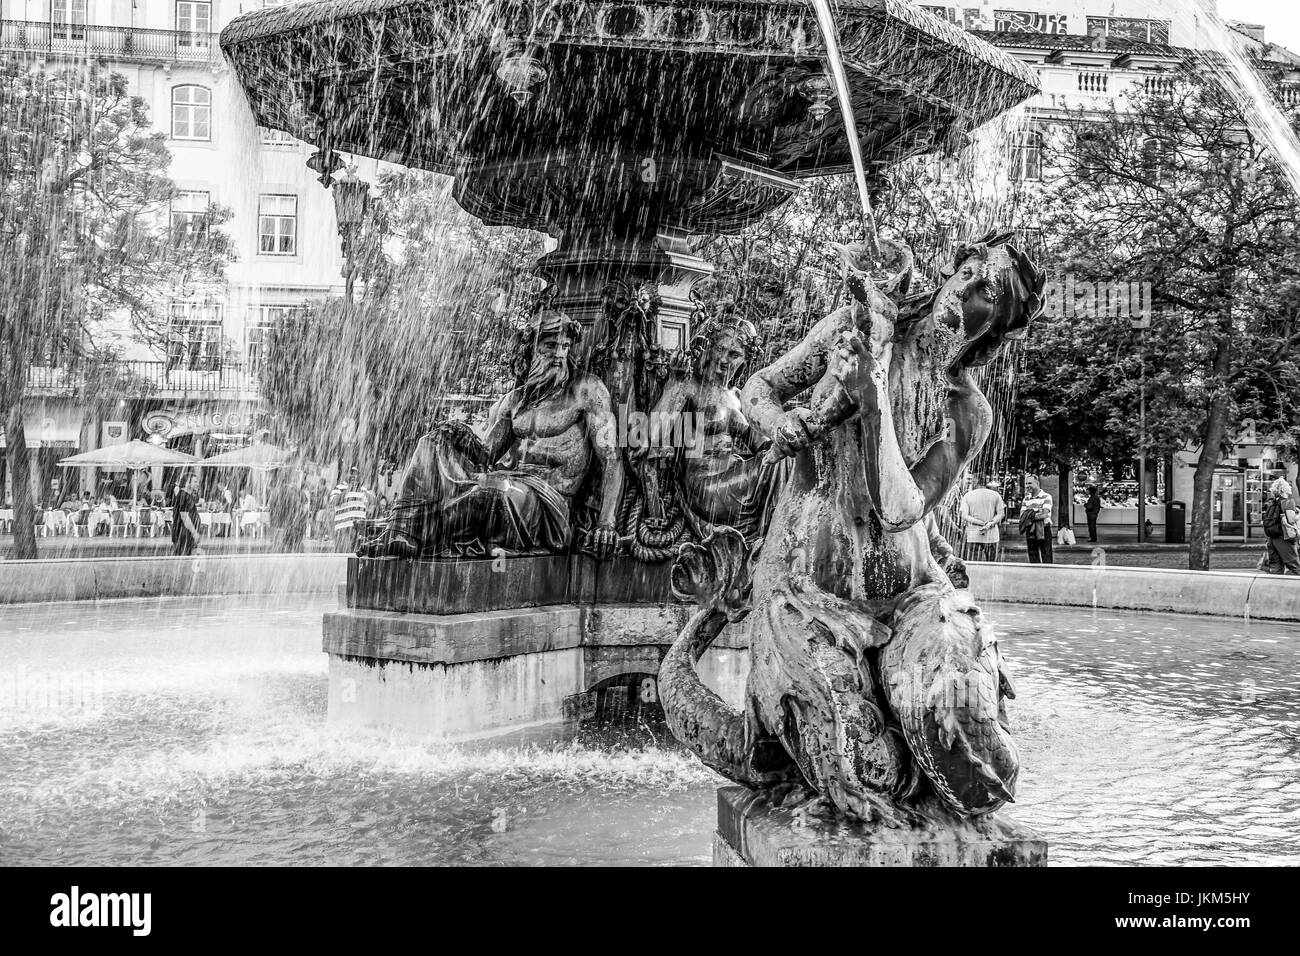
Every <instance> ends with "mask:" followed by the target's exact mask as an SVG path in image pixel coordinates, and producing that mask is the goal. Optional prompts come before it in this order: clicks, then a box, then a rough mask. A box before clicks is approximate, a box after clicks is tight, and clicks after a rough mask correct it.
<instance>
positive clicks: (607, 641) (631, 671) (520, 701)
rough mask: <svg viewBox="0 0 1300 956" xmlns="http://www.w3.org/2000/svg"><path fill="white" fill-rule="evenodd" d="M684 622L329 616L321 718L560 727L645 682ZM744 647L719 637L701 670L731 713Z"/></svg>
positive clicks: (601, 613)
mask: <svg viewBox="0 0 1300 956" xmlns="http://www.w3.org/2000/svg"><path fill="white" fill-rule="evenodd" d="M690 613H691V608H690V607H689V606H687V605H685V604H660V605H650V604H617V605H603V606H600V607H590V606H579V605H575V604H556V605H552V606H549V607H533V608H515V609H512V610H504V611H484V612H476V613H473V614H413V613H404V612H394V611H372V610H367V609H364V608H343V609H341V610H338V611H331V612H328V613H327V614H326V615H325V621H324V641H323V646H322V649H323V650H324V651H325V652H326V653H327V654H328V655H329V708H328V713H329V718H330V719H331V720H334V721H339V722H342V723H346V724H353V725H358V726H371V727H386V728H391V729H398V730H403V731H409V732H413V733H419V734H431V735H433V736H436V737H439V738H444V739H467V738H472V737H477V736H483V735H487V734H493V733H498V732H501V731H504V730H511V729H517V728H521V727H526V726H529V725H533V724H538V723H545V722H550V721H558V720H561V719H562V718H564V717H565V716H566V713H567V710H568V709H569V707H570V702H571V699H572V698H575V697H577V696H586V695H588V694H590V693H592V692H593V691H594V690H595V689H596V688H597V687H600V686H604V685H607V684H608V683H609V682H611V681H614V682H617V681H618V680H619V678H621V677H624V676H629V675H636V677H637V678H638V679H642V678H646V677H649V678H654V677H655V675H657V674H658V672H659V665H660V663H661V662H662V660H663V656H664V654H665V653H667V650H668V647H669V645H671V644H672V642H673V641H674V640H675V639H676V637H677V635H678V633H679V632H680V631H681V628H682V625H683V624H684V623H685V619H686V618H687V617H688V616H689V615H690ZM745 639H746V635H745V634H744V632H743V630H741V629H735V630H734V632H733V631H728V632H727V633H725V634H723V635H722V637H721V638H719V640H718V641H717V642H716V643H715V645H714V646H713V647H711V648H709V650H708V652H707V653H706V654H705V656H704V657H703V658H702V659H701V660H700V664H699V668H700V675H701V679H702V680H703V681H704V682H705V683H706V684H707V685H708V686H709V687H711V688H712V689H713V690H714V691H715V692H716V693H718V694H719V695H721V696H722V697H723V699H724V700H726V701H727V702H728V703H729V704H731V705H732V706H740V704H741V701H742V700H743V696H744V688H745V678H746V675H747V674H748V669H749V655H748V651H747V649H746V645H745ZM652 699H653V698H652Z"/></svg>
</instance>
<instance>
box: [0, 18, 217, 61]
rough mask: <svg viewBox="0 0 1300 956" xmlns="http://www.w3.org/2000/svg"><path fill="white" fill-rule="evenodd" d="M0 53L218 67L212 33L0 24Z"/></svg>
mask: <svg viewBox="0 0 1300 956" xmlns="http://www.w3.org/2000/svg"><path fill="white" fill-rule="evenodd" d="M0 50H3V51H5V52H16V53H41V54H46V55H58V56H68V57H85V58H91V59H104V60H132V61H144V62H149V63H206V64H215V63H220V62H221V50H220V49H219V48H218V46H217V35H216V34H215V33H189V32H186V31H183V30H143V29H139V28H137V27H101V26H91V25H86V26H82V25H80V24H66V23H56V24H51V23H49V22H46V21H42V20H0Z"/></svg>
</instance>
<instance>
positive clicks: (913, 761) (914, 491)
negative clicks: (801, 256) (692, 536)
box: [660, 235, 1043, 826]
mask: <svg viewBox="0 0 1300 956" xmlns="http://www.w3.org/2000/svg"><path fill="white" fill-rule="evenodd" d="M1009 238H1010V237H1009V236H1008V235H990V236H988V237H986V238H984V239H983V240H981V241H980V242H976V243H972V244H967V245H962V246H959V247H958V248H957V249H956V251H955V254H954V256H953V259H952V261H951V262H950V263H949V265H948V267H947V268H946V269H944V270H943V274H944V276H945V281H944V282H943V283H942V285H941V286H940V287H939V288H938V289H936V290H935V291H934V292H933V293H932V294H929V295H925V296H912V297H909V296H908V294H907V293H908V284H909V282H910V278H911V262H912V259H911V253H910V251H909V250H908V249H907V248H906V246H904V245H903V244H902V243H899V242H890V241H888V240H884V241H882V252H884V253H885V260H886V262H887V263H888V270H887V271H888V275H886V276H881V275H880V274H878V273H870V274H869V273H868V272H867V271H866V270H865V269H863V268H861V262H860V256H858V255H857V254H856V252H855V250H852V249H849V250H842V253H843V255H844V256H845V259H846V282H847V286H848V289H849V292H850V293H851V300H852V301H851V302H850V304H848V305H845V306H843V307H842V308H839V309H837V310H835V311H834V312H832V313H830V314H829V315H827V316H826V317H825V318H823V319H822V320H821V321H819V322H818V323H816V325H814V326H813V327H812V329H811V330H810V331H809V332H808V333H807V335H806V336H805V337H804V338H803V340H802V341H801V342H800V343H799V344H798V345H797V346H796V347H795V348H793V349H792V350H791V351H790V352H788V353H787V354H785V355H783V356H781V357H780V358H778V359H777V360H776V361H774V362H773V363H772V364H770V365H769V366H767V367H766V368H763V369H760V370H759V371H758V372H756V373H755V374H754V375H753V376H752V377H751V378H750V379H749V380H748V382H747V383H746V385H745V387H744V389H743V390H742V392H741V409H742V410H743V413H744V417H745V419H746V420H747V422H748V423H749V425H750V426H751V427H752V428H753V429H754V430H755V431H757V432H758V433H759V434H760V435H761V436H763V438H765V439H767V440H769V441H770V446H769V447H768V450H767V452H766V453H765V457H766V458H768V459H770V460H773V461H776V460H784V459H788V460H790V462H791V474H790V477H789V479H788V480H787V481H786V482H785V483H784V484H783V486H782V487H781V489H780V491H779V494H778V496H777V499H776V501H775V503H774V507H773V509H772V513H771V519H770V523H769V524H768V526H767V527H766V530H765V533H764V534H763V535H762V537H761V540H759V541H757V542H756V544H757V547H756V548H752V547H751V542H749V541H747V540H746V537H745V535H744V534H742V533H740V532H739V531H736V530H733V529H731V528H725V527H722V528H716V529H715V530H714V531H713V533H712V534H711V535H710V536H709V537H708V538H706V539H705V540H704V541H703V542H701V543H699V544H695V543H688V544H684V545H682V546H681V548H680V551H679V555H678V558H677V560H676V562H675V564H674V567H673V584H674V589H675V591H676V592H677V593H678V594H679V595H682V596H690V597H693V598H695V600H696V601H697V602H698V603H699V604H700V605H701V609H700V610H699V611H698V612H697V613H696V614H695V615H694V616H693V617H692V619H691V620H690V622H689V623H688V624H687V626H686V627H685V628H684V629H683V631H682V633H681V635H680V636H679V638H678V640H677V642H676V643H675V644H674V646H673V648H672V649H671V650H670V652H669V654H668V655H667V657H666V658H665V660H664V662H663V666H662V669H661V672H660V694H661V698H662V701H663V704H664V709H665V712H666V714H667V717H668V722H669V725H670V727H671V728H672V729H673V731H674V733H675V734H676V735H677V736H678V737H679V739H681V740H682V741H683V742H685V743H686V744H687V746H689V747H690V748H691V749H693V750H694V751H695V752H696V753H697V754H698V755H699V756H700V757H701V758H702V759H703V760H704V762H705V763H707V764H708V765H710V766H711V767H713V768H714V769H716V770H718V771H719V772H720V773H722V774H724V775H725V776H727V777H729V778H730V779H732V780H734V781H736V782H738V783H742V784H745V785H748V786H751V787H755V788H769V787H774V786H776V785H781V786H783V787H787V788H788V787H796V788H802V789H805V790H808V791H811V793H812V794H814V795H816V797H817V799H820V800H821V801H823V802H825V803H828V804H829V805H831V806H832V807H833V808H834V811H836V812H838V813H840V814H843V815H845V816H847V817H849V818H855V819H860V820H876V821H881V822H883V823H885V824H887V825H891V826H906V825H909V823H911V824H915V823H916V822H917V821H918V820H931V821H933V820H936V819H952V818H976V817H980V816H981V815H985V814H988V813H990V812H992V811H994V810H996V809H997V808H998V807H1000V806H1002V805H1003V804H1005V803H1006V802H1007V801H1010V800H1013V799H1014V794H1015V785H1016V778H1017V775H1018V772H1019V759H1018V755H1017V752H1016V748H1015V744H1014V741H1013V740H1012V738H1011V734H1010V730H1009V725H1008V721H1007V716H1006V709H1005V701H1006V699H1007V698H1009V697H1014V689H1013V685H1012V681H1011V678H1010V676H1009V674H1008V672H1007V669H1006V666H1005V663H1004V661H1003V660H1002V657H1001V655H1000V653H999V651H998V645H997V641H996V638H995V636H994V633H993V628H992V625H991V623H990V622H989V621H988V620H987V619H986V618H985V616H984V614H983V612H982V611H981V610H980V609H979V608H978V607H977V606H976V605H975V603H974V601H973V600H972V598H971V596H970V594H969V592H967V591H966V590H963V589H959V588H957V587H955V586H954V582H953V580H952V579H951V578H950V577H949V574H948V573H946V571H945V568H944V567H943V566H942V564H941V560H942V559H943V558H944V556H945V554H950V553H951V549H950V548H948V549H947V550H946V551H945V547H946V542H941V540H940V541H938V542H936V541H935V538H936V536H937V530H936V529H935V527H934V524H933V522H932V520H930V519H931V514H932V512H933V511H934V510H935V508H936V507H937V506H938V505H939V504H940V502H941V501H942V500H943V499H944V497H945V496H946V495H947V494H948V493H949V491H950V490H951V489H952V488H953V486H954V484H955V483H956V482H957V481H958V479H959V477H960V475H961V473H962V471H963V469H964V468H965V467H966V465H967V463H968V462H969V461H970V459H971V457H972V456H973V455H974V454H975V453H976V452H977V451H978V450H979V448H980V447H981V446H982V445H983V443H984V441H985V440H986V438H987V437H988V434H989V431H990V429H991V425H992V414H991V410H990V406H989V404H988V402H987V400H986V399H985V398H984V396H983V394H982V393H981V392H980V390H979V388H978V387H977V385H976V382H975V379H974V377H973V375H972V369H974V368H975V367H977V366H979V365H981V364H984V363H986V362H988V361H989V360H990V359H991V358H992V357H993V356H994V355H995V354H996V353H997V351H998V349H999V348H1001V347H1002V345H1003V343H1004V342H1005V341H1006V340H1008V339H1013V338H1017V337H1020V336H1022V335H1023V334H1024V332H1025V330H1026V329H1027V327H1028V324H1029V321H1030V319H1031V318H1032V317H1033V316H1034V315H1035V314H1036V313H1037V312H1038V311H1039V309H1040V308H1041V305H1042V297H1043V275H1042V273H1041V272H1040V271H1039V270H1038V269H1036V268H1035V267H1034V265H1033V264H1032V263H1031V262H1030V261H1029V260H1028V259H1027V258H1026V257H1025V256H1024V255H1023V254H1022V253H1021V252H1020V251H1019V250H1018V249H1016V248H1015V247H1014V246H1013V245H1012V244H1011V243H1010V242H1009ZM801 395H806V400H804V401H797V402H795V403H794V404H793V405H792V407H787V405H788V403H791V402H792V400H795V399H796V398H797V397H799V396H801ZM742 622H743V626H746V627H747V628H748V633H749V648H750V649H749V656H750V673H749V678H748V683H747V687H746V694H745V706H744V709H743V711H736V710H733V709H732V708H730V707H728V706H727V705H726V704H725V703H724V702H723V701H722V700H721V699H720V698H719V697H718V696H717V695H716V694H714V693H713V692H712V691H710V690H709V689H708V688H707V687H705V686H704V685H703V683H702V682H701V681H700V679H699V677H698V675H697V674H696V671H695V662H696V661H697V660H698V659H699V657H700V656H701V655H702V654H703V653H704V652H705V650H707V648H708V647H709V645H710V643H711V642H712V641H713V639H714V638H715V637H716V636H717V635H718V634H719V633H720V632H721V631H722V629H723V628H724V627H726V626H728V625H737V626H740V625H741V623H742Z"/></svg>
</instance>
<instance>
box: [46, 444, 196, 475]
mask: <svg viewBox="0 0 1300 956" xmlns="http://www.w3.org/2000/svg"><path fill="white" fill-rule="evenodd" d="M197 461H198V459H197V458H195V457H194V456H193V455H187V454H185V452H183V451H172V449H170V448H162V447H161V446H159V445H151V444H150V443H149V442H147V441H139V440H136V441H129V442H127V443H126V444H124V445H109V446H108V447H107V448H96V449H95V450H94V451H83V452H82V453H81V454H80V455H73V456H72V457H71V458H64V459H63V460H62V461H60V462H59V464H60V465H61V466H63V467H64V468H90V467H95V468H130V469H131V470H132V471H142V470H144V469H146V468H153V467H154V466H155V465H189V464H193V463H195V462H197Z"/></svg>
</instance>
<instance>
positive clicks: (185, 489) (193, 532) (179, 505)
mask: <svg viewBox="0 0 1300 956" xmlns="http://www.w3.org/2000/svg"><path fill="white" fill-rule="evenodd" d="M201 553H202V552H201V551H199V476H198V475H190V476H189V478H187V479H186V480H185V481H184V482H182V483H181V486H180V490H179V491H178V492H177V493H176V503H175V504H174V505H173V506H172V554H174V555H177V556H178V557H186V556H188V555H191V554H201Z"/></svg>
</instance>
